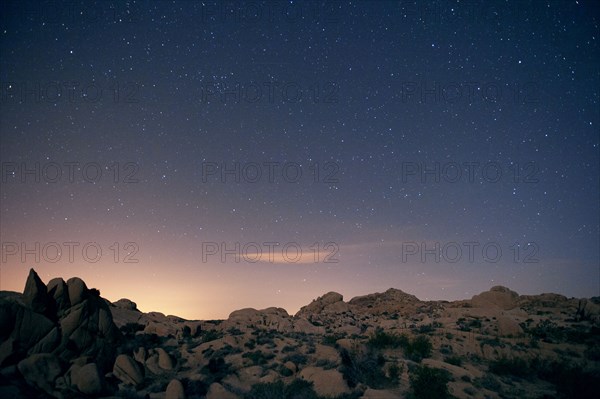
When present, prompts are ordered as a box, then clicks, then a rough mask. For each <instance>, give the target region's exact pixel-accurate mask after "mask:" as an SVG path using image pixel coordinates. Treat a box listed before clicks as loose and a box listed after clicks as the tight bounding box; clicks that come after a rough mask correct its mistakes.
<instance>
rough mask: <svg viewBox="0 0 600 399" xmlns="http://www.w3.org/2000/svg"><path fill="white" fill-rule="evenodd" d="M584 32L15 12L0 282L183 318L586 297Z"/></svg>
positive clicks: (438, 11)
mask: <svg viewBox="0 0 600 399" xmlns="http://www.w3.org/2000/svg"><path fill="white" fill-rule="evenodd" d="M599 18H600V12H599V6H598V4H597V2H595V1H562V0H561V1H550V2H545V1H533V2H522V1H518V2H510V1H509V2H504V1H492V2H475V1H469V2H463V1H461V2H454V1H439V2H437V1H436V2H429V3H425V2H416V3H414V2H410V1H357V2H345V1H343V2H342V1H333V2H326V3H321V2H314V1H307V2H279V1H276V2H239V1H235V2H218V3H211V2H199V1H191V0H190V1H149V0H148V1H131V2H113V1H99V2H88V1H86V2H54V1H52V2H33V1H25V2H21V1H9V2H6V3H4V4H3V5H2V16H1V26H0V40H1V41H0V59H1V61H0V62H1V68H0V80H1V85H2V86H1V90H2V93H1V94H2V97H1V101H2V104H1V105H2V106H1V108H0V133H1V134H0V140H1V141H0V159H1V161H2V168H3V169H2V181H1V186H0V188H1V196H0V201H1V204H0V205H1V213H0V216H1V218H0V222H1V223H0V233H1V235H2V243H3V258H2V265H1V266H2V280H1V282H0V285H1V287H0V288H2V289H14V290H20V289H21V288H22V287H21V285H22V282H23V281H24V279H25V276H26V273H27V271H28V270H29V267H31V266H33V267H35V268H36V269H37V270H38V272H40V273H41V275H42V276H46V277H47V278H49V277H52V276H55V275H64V276H70V275H78V276H81V277H84V278H85V279H86V281H88V280H89V281H90V284H91V285H94V286H97V287H98V288H100V289H101V290H103V292H104V293H105V294H106V295H107V296H108V297H109V298H111V299H119V298H120V297H126V296H127V297H131V298H132V299H134V300H137V301H138V303H139V304H140V307H141V308H142V309H144V310H160V311H163V312H166V313H176V314H180V315H182V316H187V317H225V316H226V315H227V313H228V312H229V311H231V310H233V309H236V308H241V307H245V306H254V307H265V306H271V305H274V306H282V307H285V308H286V309H288V310H289V311H295V310H296V309H297V308H298V307H299V306H301V305H303V304H305V303H307V302H309V301H310V300H311V299H312V298H314V297H315V296H317V295H321V294H322V293H324V292H327V291H330V290H335V291H338V292H341V293H343V294H344V295H345V296H347V297H351V296H353V295H358V294H364V293H369V292H374V291H381V290H385V289H387V288H389V287H396V288H400V289H402V290H404V291H407V292H409V293H413V294H415V295H417V296H419V297H420V298H422V299H425V298H439V299H457V298H464V297H470V296H471V295H473V294H475V293H478V292H480V291H483V290H486V289H488V288H489V287H491V286H493V285H499V284H501V285H506V286H509V287H511V288H513V289H515V290H517V291H519V292H520V293H539V292H549V291H553V292H558V293H562V294H565V295H568V296H593V295H599V294H600V292H599V289H600V273H599V263H600V260H599V259H600V254H599V244H598V242H599V241H600V237H599V235H600V234H599V229H600V227H599V217H600V216H599V211H598V203H599V130H598V126H600V111H599V105H598V101H599V91H600V75H599V68H598V67H599V60H600V54H599V48H598V40H599V23H600V21H599ZM59 94H60V95H59ZM36 165H39V166H36ZM70 168H72V169H70ZM98 168H100V169H101V170H102V171H103V173H102V175H101V176H99V175H98ZM27 170H33V171H34V172H30V173H28V172H27ZM224 170H225V171H224ZM226 170H229V172H226ZM57 171H58V172H61V173H62V176H61V177H60V178H58V177H57V178H54V177H55V176H56V173H57ZM70 172H72V173H73V174H72V176H71V175H70ZM117 172H118V175H117ZM35 173H39V177H36V176H35ZM298 173H301V174H300V175H298ZM70 177H72V178H70ZM53 180H56V182H53ZM90 181H91V182H90ZM70 242H76V243H78V246H77V248H76V249H74V252H73V257H72V259H69V258H68V256H67V252H68V249H69V248H70V247H69V245H71V244H65V243H70ZM271 242H278V243H279V244H280V245H279V246H278V247H277V248H276V249H275V250H274V253H275V255H274V257H273V258H272V259H270V260H271V261H269V259H268V258H267V257H266V256H265V257H263V258H261V259H260V261H259V262H254V263H253V262H250V261H249V260H251V259H253V258H252V256H251V255H256V252H257V247H256V246H253V244H252V243H255V244H259V247H260V251H262V253H263V255H264V254H265V252H268V248H269V244H268V243H271ZM23 243H24V244H23ZM50 243H56V245H53V244H50ZM86 243H96V244H95V246H92V250H90V252H86V253H83V252H82V248H84V247H86V246H85V245H86ZM115 243H116V245H115ZM212 243H217V244H218V245H217V248H218V250H217V253H215V254H213V253H212V252H211V250H212V249H214V248H213V247H212V246H211V245H212ZM221 243H225V244H224V245H225V247H224V248H225V249H227V248H229V249H232V250H233V252H237V254H238V255H246V256H240V257H241V260H240V262H236V261H235V256H234V255H226V254H225V255H224V254H223V247H220V245H221ZM287 244H289V245H288V247H289V246H291V247H292V252H293V251H294V250H297V249H298V248H300V249H301V250H302V253H303V256H302V257H300V258H298V261H297V262H292V261H290V259H291V258H293V256H288V257H287V258H286V257H285V256H283V255H282V253H281V248H282V247H283V246H285V245H287ZM315 244H316V245H315ZM23 245H24V246H23ZM36 245H38V246H39V248H38V247H36ZM236 245H239V248H240V249H239V250H236V248H237V247H236ZM88 247H89V246H88ZM73 248H75V247H73ZM86 248H87V247H86ZM98 248H101V250H102V256H100V255H98V258H97V259H96V258H94V257H93V256H92V255H90V253H91V252H94V251H95V252H98ZM294 248H295V249H294ZM470 248H471V249H472V250H473V253H472V258H471V259H470V258H469V249H470ZM483 248H485V250H483ZM88 249H89V248H87V249H86V251H87V250H88ZM117 249H118V250H117ZM28 250H29V252H28ZM428 250H429V252H427V251H428ZM459 250H460V253H459V252H457V251H459ZM53 251H54V252H53ZM58 251H60V256H59V252H58ZM497 251H501V252H499V253H498V252H497ZM213 252H214V251H213ZM128 253H129V254H130V257H129V258H127V256H126V255H127V254H128ZM36 254H37V255H39V256H38V257H39V259H37V258H36ZM221 255H224V256H225V261H223V260H222V259H221ZM292 255H293V253H292ZM317 255H318V256H317ZM327 255H330V257H329V258H327V259H328V260H329V261H327V262H324V257H326V256H327ZM459 255H460V256H459ZM90 258H94V261H93V262H92V261H90ZM438 258H439V259H438ZM334 259H335V260H337V262H330V261H332V260H334ZM131 260H138V262H137V263H130V262H128V261H131ZM38 261H39V262H38Z"/></svg>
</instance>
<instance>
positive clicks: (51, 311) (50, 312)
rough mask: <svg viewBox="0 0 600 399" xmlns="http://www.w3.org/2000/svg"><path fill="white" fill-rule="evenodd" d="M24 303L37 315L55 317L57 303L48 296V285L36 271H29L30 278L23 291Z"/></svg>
mask: <svg viewBox="0 0 600 399" xmlns="http://www.w3.org/2000/svg"><path fill="white" fill-rule="evenodd" d="M23 303H25V306H27V307H28V308H30V309H31V310H33V311H34V312H36V313H40V314H43V315H45V316H47V317H50V318H53V317H55V316H56V315H55V303H54V300H53V298H51V297H50V296H49V295H48V291H47V289H46V285H45V284H44V283H43V282H42V280H40V277H39V276H38V275H37V273H36V272H35V270H33V269H31V270H29V276H28V277H27V281H26V283H25V289H24V290H23Z"/></svg>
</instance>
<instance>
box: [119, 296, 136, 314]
mask: <svg viewBox="0 0 600 399" xmlns="http://www.w3.org/2000/svg"><path fill="white" fill-rule="evenodd" d="M113 305H114V306H116V307H117V308H119V309H125V310H135V311H138V312H139V310H138V308H137V304H136V303H135V302H133V301H131V300H129V299H127V298H122V299H119V300H118V301H116V302H113Z"/></svg>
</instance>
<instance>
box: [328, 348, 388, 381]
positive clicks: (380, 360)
mask: <svg viewBox="0 0 600 399" xmlns="http://www.w3.org/2000/svg"><path fill="white" fill-rule="evenodd" d="M340 355H341V358H342V365H341V367H340V371H341V372H342V375H343V376H344V379H345V380H346V382H347V383H348V386H349V387H350V388H354V387H356V386H357V385H358V384H359V383H363V384H366V385H368V386H370V387H371V388H375V389H381V388H390V387H393V386H395V385H397V381H395V380H394V379H393V378H389V377H387V376H386V375H385V373H384V371H383V365H384V364H385V359H384V357H383V356H382V355H381V354H380V353H378V352H377V351H375V350H373V349H370V350H367V351H366V352H358V353H356V352H353V353H351V352H349V351H348V350H347V349H342V350H341V352H340Z"/></svg>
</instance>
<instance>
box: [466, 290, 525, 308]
mask: <svg viewBox="0 0 600 399" xmlns="http://www.w3.org/2000/svg"><path fill="white" fill-rule="evenodd" d="M518 302H519V294H517V293H516V292H514V291H511V290H510V289H508V288H506V287H502V286H496V287H492V288H491V289H490V290H489V291H485V292H482V293H481V294H479V295H475V296H473V298H471V305H472V306H473V307H475V308H492V309H494V308H495V309H504V310H509V309H513V308H515V307H517V305H518Z"/></svg>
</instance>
